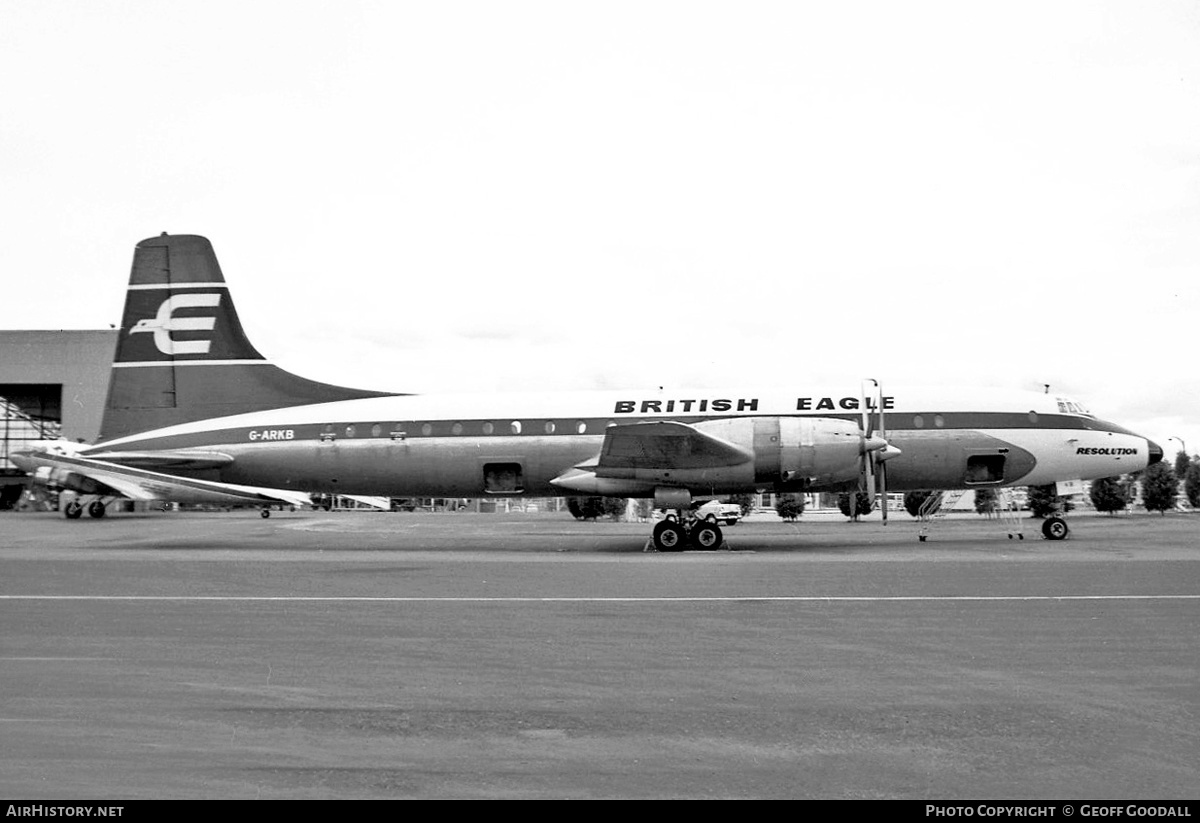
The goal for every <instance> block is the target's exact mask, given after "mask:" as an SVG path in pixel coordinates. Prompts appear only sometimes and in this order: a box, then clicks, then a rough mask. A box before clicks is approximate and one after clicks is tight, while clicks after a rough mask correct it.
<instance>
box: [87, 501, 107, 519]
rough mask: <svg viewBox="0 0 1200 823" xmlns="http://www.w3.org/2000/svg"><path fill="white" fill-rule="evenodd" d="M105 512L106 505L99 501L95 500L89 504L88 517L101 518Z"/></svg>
mask: <svg viewBox="0 0 1200 823" xmlns="http://www.w3.org/2000/svg"><path fill="white" fill-rule="evenodd" d="M105 511H106V510H105V508H104V504H103V503H101V502H100V501H99V500H93V501H92V502H91V503H90V504H88V517H95V518H101V517H103V516H104V512H105Z"/></svg>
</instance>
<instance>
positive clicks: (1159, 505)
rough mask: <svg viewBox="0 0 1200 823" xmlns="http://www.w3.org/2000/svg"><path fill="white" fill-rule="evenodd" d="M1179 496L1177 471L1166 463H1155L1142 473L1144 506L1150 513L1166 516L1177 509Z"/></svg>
mask: <svg viewBox="0 0 1200 823" xmlns="http://www.w3.org/2000/svg"><path fill="white" fill-rule="evenodd" d="M1178 495H1179V481H1178V480H1177V479H1176V478H1175V469H1173V468H1171V466H1170V464H1168V463H1165V462H1159V463H1153V464H1151V465H1150V466H1149V467H1147V469H1146V470H1145V471H1144V472H1142V505H1143V506H1145V507H1146V511H1148V512H1159V513H1160V514H1166V513H1167V509H1173V508H1175V498H1176V497H1177V496H1178Z"/></svg>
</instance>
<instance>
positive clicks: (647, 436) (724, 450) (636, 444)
mask: <svg viewBox="0 0 1200 823" xmlns="http://www.w3.org/2000/svg"><path fill="white" fill-rule="evenodd" d="M753 459H754V454H753V453H751V452H749V451H747V450H746V449H744V448H742V447H741V446H737V445H734V444H733V443H730V442H729V441H728V440H722V439H721V438H719V437H714V436H713V435H711V434H706V433H704V432H702V431H700V430H699V429H697V428H695V427H694V426H689V425H688V424H687V423H676V422H673V421H669V420H663V421H654V422H651V423H631V424H629V425H624V426H620V425H618V426H609V427H608V428H607V429H605V432H604V444H603V445H602V446H601V447H600V456H599V457H598V458H597V459H596V462H595V463H594V465H592V466H585V465H581V466H579V467H578V468H581V469H582V468H591V469H592V470H593V471H595V472H596V474H598V475H600V476H608V477H619V476H624V475H626V474H627V473H628V472H629V471H632V470H638V469H651V470H672V469H674V470H685V469H711V468H719V467H722V466H736V465H738V464H741V463H745V462H746V461H747V460H753Z"/></svg>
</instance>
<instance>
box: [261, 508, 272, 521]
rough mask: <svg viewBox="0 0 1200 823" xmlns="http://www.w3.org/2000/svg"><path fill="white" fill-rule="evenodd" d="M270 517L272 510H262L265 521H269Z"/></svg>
mask: <svg viewBox="0 0 1200 823" xmlns="http://www.w3.org/2000/svg"><path fill="white" fill-rule="evenodd" d="M270 516H271V510H270V509H263V510H262V518H263V519H264V520H266V519H267V518H268V517H270Z"/></svg>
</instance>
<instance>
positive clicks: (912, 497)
mask: <svg viewBox="0 0 1200 823" xmlns="http://www.w3.org/2000/svg"><path fill="white" fill-rule="evenodd" d="M935 494H941V492H936V491H929V490H925V491H915V492H906V493H905V495H904V510H905V511H906V512H908V513H909V514H910V515H912V516H913V517H920V516H921V507H922V506H924V505H925V501H926V500H928V499H929V498H931V497H933V496H934V495H935Z"/></svg>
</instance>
